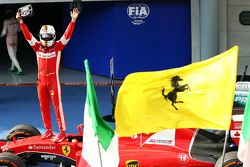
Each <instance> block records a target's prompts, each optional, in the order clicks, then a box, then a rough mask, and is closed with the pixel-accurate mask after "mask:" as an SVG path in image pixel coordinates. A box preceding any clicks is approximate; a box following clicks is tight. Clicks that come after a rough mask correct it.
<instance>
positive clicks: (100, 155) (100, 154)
mask: <svg viewBox="0 0 250 167" xmlns="http://www.w3.org/2000/svg"><path fill="white" fill-rule="evenodd" d="M97 145H98V152H99V157H100V165H101V167H103V165H102V153H101V149H100V143H99V140H97Z"/></svg>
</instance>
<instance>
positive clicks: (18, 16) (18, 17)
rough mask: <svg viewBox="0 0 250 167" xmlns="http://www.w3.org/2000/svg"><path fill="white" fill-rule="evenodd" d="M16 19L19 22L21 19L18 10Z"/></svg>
mask: <svg viewBox="0 0 250 167" xmlns="http://www.w3.org/2000/svg"><path fill="white" fill-rule="evenodd" d="M16 19H17V20H18V21H19V22H20V23H21V22H22V21H23V19H22V16H21V14H20V12H16Z"/></svg>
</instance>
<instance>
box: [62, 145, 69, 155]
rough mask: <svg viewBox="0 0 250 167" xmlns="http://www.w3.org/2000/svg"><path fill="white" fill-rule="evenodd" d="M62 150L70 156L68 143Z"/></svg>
mask: <svg viewBox="0 0 250 167" xmlns="http://www.w3.org/2000/svg"><path fill="white" fill-rule="evenodd" d="M62 152H63V154H64V155H65V156H68V155H69V154H70V146H67V145H64V146H62Z"/></svg>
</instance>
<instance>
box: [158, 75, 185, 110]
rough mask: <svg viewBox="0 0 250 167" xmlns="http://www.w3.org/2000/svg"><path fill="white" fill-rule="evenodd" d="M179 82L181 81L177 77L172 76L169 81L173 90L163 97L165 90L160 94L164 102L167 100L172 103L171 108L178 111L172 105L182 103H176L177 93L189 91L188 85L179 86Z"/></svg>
mask: <svg viewBox="0 0 250 167" xmlns="http://www.w3.org/2000/svg"><path fill="white" fill-rule="evenodd" d="M179 81H183V79H181V78H180V77H179V76H174V77H172V79H171V83H172V84H171V85H172V87H173V88H174V89H173V90H172V91H171V92H169V93H168V94H167V95H165V94H164V93H165V88H163V89H162V91H161V93H162V96H163V97H164V98H165V100H167V99H169V100H170V101H171V102H172V106H173V107H174V108H175V109H176V110H178V108H177V107H176V106H175V105H174V104H175V103H184V102H183V101H177V93H178V92H184V91H185V90H190V89H189V86H188V84H185V85H180V84H179Z"/></svg>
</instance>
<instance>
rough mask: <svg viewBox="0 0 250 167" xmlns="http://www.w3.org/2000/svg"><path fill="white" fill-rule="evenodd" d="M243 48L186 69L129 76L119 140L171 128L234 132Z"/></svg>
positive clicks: (121, 99)
mask: <svg viewBox="0 0 250 167" xmlns="http://www.w3.org/2000/svg"><path fill="white" fill-rule="evenodd" d="M237 61H238V46H235V47H233V48H231V49H230V50H227V51H226V52H224V53H222V54H220V55H218V56H215V57H213V58H210V59H207V60H205V61H201V62H197V63H193V64H190V65H187V66H184V67H181V68H175V69H170V70H163V71H156V72H138V73H132V74H130V75H128V76H127V77H126V78H125V80H124V82H123V84H122V85H121V87H120V89H119V91H118V97H117V103H116V108H115V120H116V132H117V133H118V136H119V137H122V136H131V135H135V134H139V133H146V134H148V133H152V132H158V131H161V130H163V129H167V128H202V129H221V130H222V129H224V130H227V129H229V127H230V122H231V116H232V106H233V100H234V90H235V83H236V76H237Z"/></svg>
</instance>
